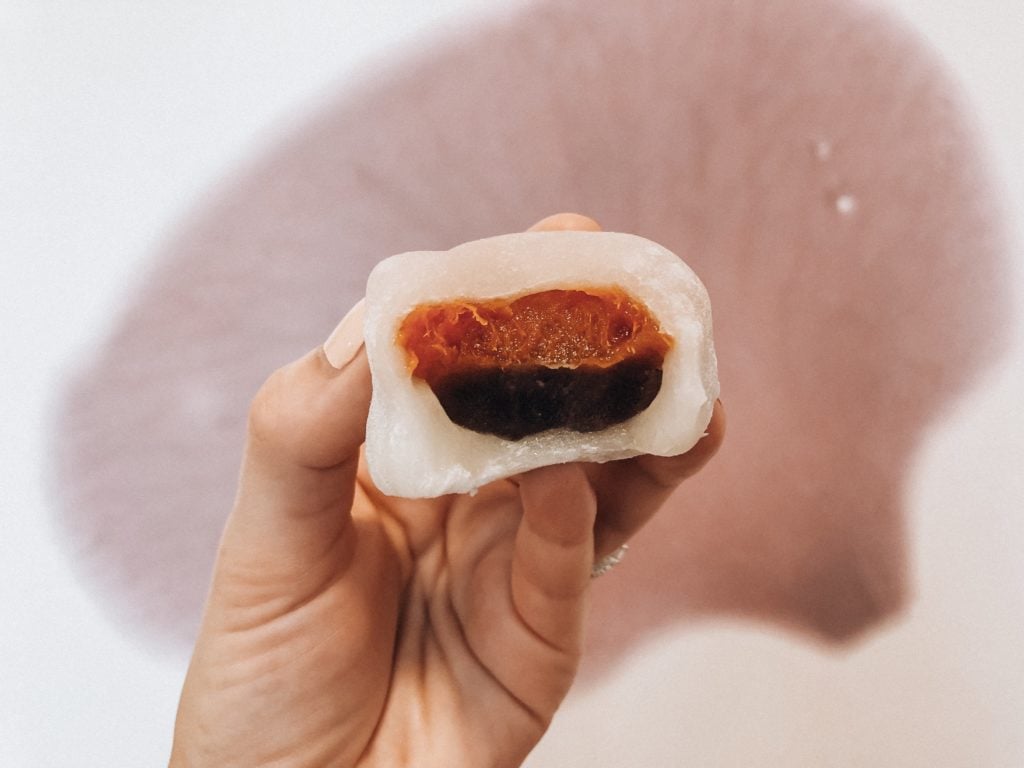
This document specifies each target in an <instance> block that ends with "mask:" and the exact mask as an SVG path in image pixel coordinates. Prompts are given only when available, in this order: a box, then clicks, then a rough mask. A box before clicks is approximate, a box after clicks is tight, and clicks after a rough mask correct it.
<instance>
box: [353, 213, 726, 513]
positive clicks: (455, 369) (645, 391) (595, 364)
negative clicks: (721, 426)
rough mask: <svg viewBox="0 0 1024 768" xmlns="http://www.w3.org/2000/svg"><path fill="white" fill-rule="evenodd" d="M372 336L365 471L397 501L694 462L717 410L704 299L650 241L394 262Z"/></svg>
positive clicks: (580, 238) (376, 274)
mask: <svg viewBox="0 0 1024 768" xmlns="http://www.w3.org/2000/svg"><path fill="white" fill-rule="evenodd" d="M602 307H604V309H602ZM602 313H603V314H602ZM509 318H512V319H509ZM515 318H518V320H517V319H515ZM560 318H566V319H567V320H566V322H570V323H577V324H578V325H579V329H568V330H565V329H562V328H559V327H557V326H556V325H552V323H557V322H559V320H560ZM503 322H504V323H515V322H529V323H533V326H532V327H531V328H527V329H526V330H517V329H515V328H503V327H501V325H500V324H501V323H503ZM581 329H582V330H581ZM427 334H430V338H429V339H428V340H426V341H423V340H422V338H423V337H424V336H425V335H427ZM364 338H365V341H366V352H367V357H368V360H369V364H370V371H371V375H372V379H373V395H372V399H371V402H370V412H369V417H368V420H367V425H366V446H365V455H366V461H367V465H368V468H369V471H370V475H371V477H372V478H373V481H374V483H375V484H376V485H377V487H378V488H380V490H381V491H382V492H384V493H385V494H388V495H392V496H402V497H408V498H431V497H435V496H440V495H443V494H447V493H465V492H470V493H471V492H473V491H475V490H476V489H477V488H479V487H480V486H482V485H484V484H486V483H489V482H491V481H494V480H498V479H501V478H505V477H508V476H510V475H514V474H517V473H520V472H525V471H527V470H530V469H534V468H536V467H541V466H545V465H549V464H559V463H564V462H570V461H594V462H604V461H611V460H615V459H623V458H628V457H630V456H637V455H640V454H645V453H647V454H654V455H658V456H674V455H677V454H680V453H684V452H685V451H687V450H689V449H690V448H692V447H693V445H694V444H695V443H696V442H697V441H698V440H699V439H700V438H701V437H702V436H703V435H704V433H705V430H706V428H707V425H708V422H709V421H710V420H711V412H712V408H713V406H714V402H715V399H716V398H717V397H718V390H719V386H718V376H717V364H716V359H715V350H714V344H713V340H712V327H711V305H710V302H709V300H708V295H707V291H706V289H705V288H704V286H703V284H702V283H701V282H700V280H699V279H698V277H697V276H696V275H695V274H694V272H693V271H692V270H691V269H690V268H689V267H688V266H686V264H684V263H683V262H682V260H680V259H679V258H678V257H677V256H676V255H675V254H673V253H671V252H670V251H668V250H666V249H665V248H663V247H662V246H660V245H658V244H656V243H654V242H651V241H650V240H646V239H644V238H642V237H638V236H636V235H630V234H623V233H617V232H576V231H564V232H523V233H517V234H511V235H501V236H498V237H491V238H486V239H484V240H476V241H473V242H469V243H465V244H463V245H460V246H457V247H455V248H452V249H451V250H449V251H418V252H413V253H404V254H400V255H398V256H393V257H391V258H389V259H386V260H384V261H382V262H380V263H379V264H378V265H377V266H376V267H375V268H374V270H373V271H372V272H371V274H370V277H369V281H368V284H367V290H366V314H365V319H364ZM508 338H510V339H511V340H510V341H507V339H508ZM496 339H497V340H499V341H500V342H501V344H505V346H504V347H501V346H500V344H499V343H498V342H497V341H495V340H496ZM594 339H600V340H601V341H600V343H598V342H596V341H594ZM417 344H420V346H419V347H417V346H416V345H417ZM460 344H461V346H459V345H460ZM439 345H440V347H441V351H440V352H438V351H437V349H436V348H437V347H438V346H439ZM445 345H448V346H445ZM567 347H573V349H570V350H568V351H567V349H566V348H567ZM481 349H482V351H479V350H481ZM529 354H534V355H536V356H537V357H538V359H537V360H526V359H524V358H523V355H529ZM428 363H429V365H428ZM446 365H450V366H451V367H452V371H451V372H450V375H447V374H448V372H447V371H446V370H445V366H446ZM435 390H436V391H435ZM442 401H444V402H442ZM506 413H507V416H508V418H507V419H506V418H505V415H506ZM457 422H461V424H460V423H457ZM506 422H507V423H506ZM467 425H468V426H467ZM549 425H550V428H547V427H548V426H549Z"/></svg>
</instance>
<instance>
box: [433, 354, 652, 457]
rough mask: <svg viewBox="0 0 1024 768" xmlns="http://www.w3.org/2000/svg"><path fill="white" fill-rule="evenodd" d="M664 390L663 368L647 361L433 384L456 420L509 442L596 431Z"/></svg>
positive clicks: (487, 372)
mask: <svg viewBox="0 0 1024 768" xmlns="http://www.w3.org/2000/svg"><path fill="white" fill-rule="evenodd" d="M659 389H661V368H660V367H656V366H654V365H652V364H651V361H644V360H624V361H623V362H621V363H616V364H615V365H613V366H611V367H610V368H597V367H592V366H584V367H580V368H575V369H573V368H545V367H544V366H542V365H533V366H521V367H516V368H513V369H505V370H502V369H497V368H483V369H479V370H476V371H465V372H462V373H457V374H453V375H451V376H445V377H444V378H442V379H441V380H440V381H438V382H437V384H436V385H434V386H433V390H434V394H436V395H437V399H438V400H439V401H440V402H441V407H443V408H444V412H445V413H447V414H448V418H449V419H451V420H452V422H453V423H455V424H458V425H459V426H461V427H466V428H467V429H472V430H473V431H474V432H484V433H486V434H490V435H497V436H498V437H504V438H506V439H507V440H519V439H520V438H523V437H526V436H527V435H533V434H536V433H538V432H543V431H545V430H548V429H555V428H559V427H567V428H569V429H573V430H575V431H577V432H596V431H598V430H601V429H604V428H605V427H610V426H612V425H613V424H618V423H620V422H623V421H625V420H626V419H629V418H632V417H633V416H636V415H637V414H638V413H640V412H641V411H643V410H644V409H645V408H646V407H647V406H649V405H650V404H651V402H652V401H653V400H654V398H655V397H656V396H657V394H658V390H659Z"/></svg>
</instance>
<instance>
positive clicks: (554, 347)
mask: <svg viewBox="0 0 1024 768" xmlns="http://www.w3.org/2000/svg"><path fill="white" fill-rule="evenodd" d="M398 343H399V344H400V345H401V346H402V348H403V349H404V350H405V352H406V360H407V363H408V366H409V370H410V371H411V372H412V374H413V375H414V376H416V377H417V378H419V379H422V380H424V381H426V382H427V383H428V384H430V385H431V386H432V387H434V386H435V385H437V384H438V383H440V382H441V381H442V380H443V379H444V378H445V377H447V376H452V375H455V374H459V373H466V372H471V371H472V372H479V371H481V370H482V369H495V368H498V369H519V368H522V367H523V366H531V367H533V366H540V367H544V368H571V369H574V368H580V367H583V368H586V369H590V370H593V369H607V368H611V367H612V366H615V365H617V364H618V363H622V362H624V361H626V360H635V361H638V362H643V363H645V364H646V365H647V366H649V367H652V368H658V369H660V368H661V365H662V362H663V361H664V358H665V353H666V352H668V350H669V349H670V347H671V346H672V340H671V338H670V337H669V336H666V335H665V334H664V333H662V332H661V330H660V328H659V327H658V323H657V321H656V320H655V318H654V317H652V316H651V314H650V312H649V311H648V310H647V308H646V307H644V306H643V304H641V303H640V302H638V301H636V300H635V299H633V298H632V297H630V296H629V295H628V294H627V293H626V292H625V291H623V290H621V289H619V288H601V289H594V290H587V291H581V290H550V291H541V292H539V293H531V294H528V295H525V296H520V297H518V298H513V299H508V298H505V299H489V300H483V301H471V300H459V301H450V302H446V303H443V304H424V305H421V306H418V307H416V308H415V309H413V311H412V312H410V313H409V314H408V315H407V316H406V318H405V319H404V320H403V321H402V325H401V327H400V328H399V331H398Z"/></svg>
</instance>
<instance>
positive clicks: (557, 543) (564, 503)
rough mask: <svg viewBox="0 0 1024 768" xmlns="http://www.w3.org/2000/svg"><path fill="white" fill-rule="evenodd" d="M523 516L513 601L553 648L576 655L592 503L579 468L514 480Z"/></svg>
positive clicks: (557, 469)
mask: <svg viewBox="0 0 1024 768" xmlns="http://www.w3.org/2000/svg"><path fill="white" fill-rule="evenodd" d="M519 494H520V498H521V501H522V505H523V517H522V520H521V521H520V524H519V529H518V531H517V533H516V539H515V547H514V550H513V556H512V573H511V587H512V602H513V604H514V606H515V608H516V611H517V612H518V614H519V616H520V618H521V619H522V620H523V622H524V623H525V624H526V625H527V626H529V627H530V628H531V629H532V630H533V631H534V633H536V634H537V635H539V636H540V637H541V638H542V639H544V640H545V641H547V642H548V643H549V644H551V645H554V646H556V647H557V648H560V649H564V650H569V649H574V650H578V648H577V644H578V643H579V641H580V638H581V636H582V625H583V618H584V610H585V605H584V600H583V597H582V596H583V593H584V592H585V591H586V588H587V585H588V583H589V582H590V569H591V567H592V566H593V560H594V537H593V531H594V517H595V515H596V511H597V502H596V499H595V498H594V493H593V490H592V488H591V486H590V483H589V481H588V480H587V476H586V474H585V473H584V472H583V469H582V468H581V467H580V465H578V464H561V465H556V466H551V467H543V468H541V469H535V470H533V471H531V472H527V473H525V474H523V475H520V477H519Z"/></svg>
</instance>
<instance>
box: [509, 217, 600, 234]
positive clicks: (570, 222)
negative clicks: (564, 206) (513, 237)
mask: <svg viewBox="0 0 1024 768" xmlns="http://www.w3.org/2000/svg"><path fill="white" fill-rule="evenodd" d="M562 230H574V231H578V232H600V231H601V225H600V224H598V223H597V222H596V221H594V220H593V219H592V218H590V217H589V216H582V215H580V214H578V213H556V214H554V215H553V216H548V217H546V218H543V219H541V220H540V221H538V222H537V223H536V224H534V225H533V226H532V227H530V228H529V230H527V231H528V232H559V231H562Z"/></svg>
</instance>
